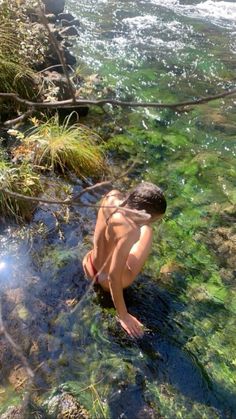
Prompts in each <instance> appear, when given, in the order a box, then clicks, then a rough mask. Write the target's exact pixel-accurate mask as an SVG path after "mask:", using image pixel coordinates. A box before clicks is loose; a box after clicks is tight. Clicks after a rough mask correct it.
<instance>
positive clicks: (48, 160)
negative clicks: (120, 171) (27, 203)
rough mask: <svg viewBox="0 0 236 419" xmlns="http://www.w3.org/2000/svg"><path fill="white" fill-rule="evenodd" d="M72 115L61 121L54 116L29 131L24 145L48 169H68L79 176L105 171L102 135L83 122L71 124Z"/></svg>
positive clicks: (37, 163) (32, 156) (37, 161)
mask: <svg viewBox="0 0 236 419" xmlns="http://www.w3.org/2000/svg"><path fill="white" fill-rule="evenodd" d="M70 117H71V115H70V116H69V117H67V118H66V119H65V120H64V123H63V124H62V125H60V124H59V121H58V117H57V116H55V117H53V118H51V119H49V120H48V121H46V122H45V123H43V124H40V125H39V126H38V127H36V128H34V129H33V131H30V132H29V133H28V135H27V136H26V137H25V138H24V140H23V143H22V145H23V147H24V148H25V150H26V151H27V150H28V152H30V153H31V159H32V160H33V163H34V164H35V165H38V166H44V167H46V168H48V169H49V170H53V171H54V170H57V169H59V171H61V172H62V173H63V174H64V173H65V172H66V170H69V171H72V172H74V173H75V174H76V175H78V176H94V175H95V176H96V175H99V174H101V173H102V172H103V171H104V168H105V163H104V156H103V154H102V152H101V148H100V146H99V144H98V142H99V141H101V139H100V137H99V136H98V135H97V134H95V133H94V132H93V131H91V130H90V129H89V128H88V127H86V126H84V125H81V124H74V125H69V123H70Z"/></svg>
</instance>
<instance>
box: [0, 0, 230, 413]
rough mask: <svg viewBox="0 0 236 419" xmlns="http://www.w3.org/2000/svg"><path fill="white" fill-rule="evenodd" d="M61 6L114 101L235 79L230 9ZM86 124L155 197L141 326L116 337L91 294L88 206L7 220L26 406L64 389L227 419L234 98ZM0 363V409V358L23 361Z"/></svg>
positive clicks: (208, 5) (92, 398) (135, 301)
mask: <svg viewBox="0 0 236 419" xmlns="http://www.w3.org/2000/svg"><path fill="white" fill-rule="evenodd" d="M67 6H68V9H69V10H70V11H72V12H73V13H74V14H75V15H76V16H78V17H79V19H80V20H81V35H80V37H79V39H78V41H77V42H76V43H75V45H74V48H73V49H74V52H75V53H76V55H77V56H78V59H79V65H80V69H81V71H82V72H86V71H90V72H94V73H99V75H101V76H102V77H103V84H104V85H108V86H110V87H111V88H112V89H113V92H115V95H116V97H119V98H121V99H124V100H125V99H132V100H146V101H154V100H156V101H158V100H160V101H162V102H171V103H172V102H176V101H181V100H183V99H190V98H194V97H198V96H201V95H208V94H214V93H218V92H221V91H222V89H226V88H230V87H233V86H234V83H235V67H236V66H235V64H236V61H235V34H236V27H235V22H236V4H235V2H232V1H231V2H224V1H211V0H207V1H202V2H200V1H197V0H196V1H191V2H190V1H184V0H183V1H178V0H166V1H165V2H164V1H160V0H141V1H138V2H137V1H119V2H117V1H112V0H100V1H99V0H98V1H95V0H94V1H92V0H90V1H89V0H86V1H84V2H77V1H75V0H74V1H73V0H69V1H68V4H67ZM88 121H92V122H91V123H93V124H94V123H96V124H97V129H98V130H100V131H101V132H102V133H104V134H105V136H106V138H107V137H110V138H109V140H108V141H107V145H106V148H107V151H108V152H109V153H110V155H111V156H112V158H113V161H116V162H117V165H118V164H119V165H121V166H122V165H125V164H126V163H127V162H129V161H132V160H134V159H136V160H138V162H139V164H138V167H137V170H136V171H135V172H134V173H133V176H132V178H133V179H135V181H137V180H141V179H147V180H151V181H153V182H156V183H158V184H160V185H161V186H162V187H163V188H164V190H165V192H166V196H167V199H168V214H167V216H166V220H165V222H164V224H163V225H162V226H161V227H160V228H156V231H155V240H154V245H153V251H152V254H151V257H150V258H149V261H148V263H147V264H146V266H145V269H144V272H143V274H142V275H140V277H139V278H138V280H137V282H136V284H135V285H134V286H133V287H131V288H130V289H129V290H128V291H127V293H126V301H127V305H128V307H129V310H130V311H131V312H132V313H133V314H135V315H136V316H137V317H138V318H140V320H141V321H142V322H143V323H144V324H145V326H146V327H147V329H148V331H147V333H146V334H145V337H144V338H143V339H142V340H140V341H135V342H133V341H131V340H130V339H128V338H127V336H125V334H124V333H123V332H122V331H121V330H120V329H119V327H118V325H117V324H116V322H115V320H114V311H113V309H112V305H111V301H110V300H109V298H108V297H107V296H106V295H103V294H102V293H100V292H99V291H98V292H95V291H94V290H91V289H88V284H87V282H86V281H85V279H84V277H83V274H82V271H81V264H80V260H81V257H82V255H83V254H84V252H85V251H86V249H87V248H89V246H90V242H89V233H91V232H92V229H93V225H94V220H95V213H94V212H93V211H92V210H83V211H82V212H81V210H79V209H77V210H74V211H72V212H71V213H70V215H69V219H68V214H61V213H60V212H59V208H58V209H54V211H51V210H49V209H47V210H45V209H42V210H39V211H38V212H37V213H36V215H35V219H34V222H33V223H32V225H30V226H29V227H24V228H16V227H15V228H14V227H11V229H9V230H7V229H6V228H5V227H3V231H2V235H1V244H2V250H1V255H2V258H1V263H0V270H1V282H2V300H3V301H7V302H8V306H7V305H6V306H3V314H4V319H5V321H6V322H7V324H8V327H9V328H10V331H11V333H12V334H13V336H14V337H15V339H19V335H20V336H21V337H20V339H19V343H20V344H21V346H22V348H23V350H24V351H25V353H26V354H27V356H28V359H29V362H30V363H31V365H32V368H33V369H36V372H35V390H34V392H33V396H34V398H35V401H36V402H37V403H39V404H42V403H43V402H45V400H47V398H48V396H49V395H50V394H51V392H54V393H53V394H56V392H57V391H58V389H60V390H62V389H64V390H67V391H69V392H71V393H72V394H73V395H75V397H76V398H77V399H78V400H80V401H81V402H82V403H83V404H84V406H85V407H86V408H87V409H89V411H90V413H91V415H92V417H95V418H103V417H105V418H130V419H131V418H132V419H133V418H134V417H135V418H136V417H137V418H138V417H140V418H141V417H142V418H152V417H165V418H176V417H180V418H181V417H183V418H203V417H205V418H233V417H235V416H236V402H235V400H236V399H235V396H236V393H235V384H236V371H235V370H236V358H235V348H236V342H235V336H236V333H235V332H236V322H235V315H236V289H235V260H236V256H235V254H236V253H235V239H236V229H235V224H234V223H235V204H236V193H235V179H236V169H235V167H236V165H235V153H236V148H235V144H236V142H235V134H236V130H235V97H231V98H230V97H228V98H225V99H224V100H219V101H214V102H209V103H208V104H205V105H201V106H199V107H195V108H193V109H191V110H190V111H189V112H185V113H180V114H177V113H174V112H172V111H169V110H163V111H161V112H160V111H158V110H155V109H138V110H136V109H128V110H124V111H118V110H115V111H114V112H113V113H111V111H110V114H108V115H106V116H103V115H102V114H97V113H96V111H95V110H94V111H92V112H91V113H90V116H89V118H88ZM94 121H95V122H94ZM109 133H110V134H109ZM117 133H118V134H117ZM84 199H85V200H89V201H91V200H92V199H93V198H92V197H90V196H86V197H85V198H84ZM9 288H10V289H11V292H10V293H9V291H8V289H9ZM4 307H5V308H4ZM7 307H8V308H7ZM4 310H5V311H4ZM16 318H17V320H16ZM11 319H12V322H11ZM13 319H14V321H13ZM16 328H17V333H15V329H16ZM19 331H20V333H19ZM3 361H4V362H5V367H4V368H2V372H1V378H2V382H3V384H2V387H0V401H1V403H2V411H3V410H4V409H5V408H6V406H7V405H9V404H11V403H13V401H17V400H18V399H20V397H21V396H22V393H21V391H20V392H18V393H15V392H14V391H13V386H12V384H11V380H9V367H7V366H6V362H7V363H8V365H11V366H12V369H13V367H15V366H16V365H17V364H19V360H18V359H17V357H16V358H15V357H14V356H13V355H12V354H11V351H8V353H7V354H5V355H4V358H3ZM39 365H40V367H39ZM45 403H46V404H45V406H46V405H47V402H45Z"/></svg>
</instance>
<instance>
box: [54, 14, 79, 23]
mask: <svg viewBox="0 0 236 419" xmlns="http://www.w3.org/2000/svg"><path fill="white" fill-rule="evenodd" d="M57 17H58V19H59V20H62V19H65V20H68V21H69V22H70V21H71V20H74V19H75V17H74V16H73V15H72V14H71V13H59V15H58V16H57Z"/></svg>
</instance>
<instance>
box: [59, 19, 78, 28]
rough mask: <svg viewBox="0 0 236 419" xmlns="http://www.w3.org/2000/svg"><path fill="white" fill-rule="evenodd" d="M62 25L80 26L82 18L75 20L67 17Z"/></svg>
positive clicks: (62, 21)
mask: <svg viewBox="0 0 236 419" xmlns="http://www.w3.org/2000/svg"><path fill="white" fill-rule="evenodd" d="M61 25H62V26H64V27H68V26H80V20H79V19H73V20H71V21H70V20H66V19H62V20H61Z"/></svg>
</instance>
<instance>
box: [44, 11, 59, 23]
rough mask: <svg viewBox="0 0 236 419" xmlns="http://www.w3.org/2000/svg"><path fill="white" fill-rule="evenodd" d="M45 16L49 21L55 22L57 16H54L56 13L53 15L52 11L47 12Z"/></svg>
mask: <svg viewBox="0 0 236 419" xmlns="http://www.w3.org/2000/svg"><path fill="white" fill-rule="evenodd" d="M46 18H47V20H48V22H49V23H56V20H57V18H56V15H54V13H49V14H47V15H46Z"/></svg>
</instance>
